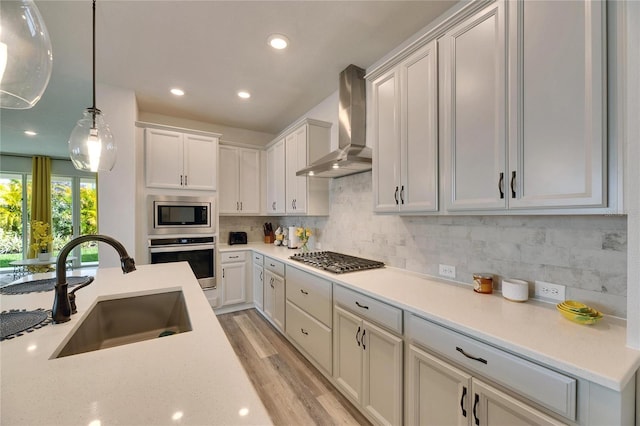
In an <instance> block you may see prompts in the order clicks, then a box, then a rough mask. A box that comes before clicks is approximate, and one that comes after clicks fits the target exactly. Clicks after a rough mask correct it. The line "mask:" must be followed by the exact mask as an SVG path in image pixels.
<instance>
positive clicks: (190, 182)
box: [183, 134, 218, 191]
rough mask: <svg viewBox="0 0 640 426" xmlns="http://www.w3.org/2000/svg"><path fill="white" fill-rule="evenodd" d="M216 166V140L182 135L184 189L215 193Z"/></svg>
mask: <svg viewBox="0 0 640 426" xmlns="http://www.w3.org/2000/svg"><path fill="white" fill-rule="evenodd" d="M217 165H218V141H217V139H214V138H210V137H206V136H199V135H190V134H185V135H184V175H185V178H184V186H183V187H184V188H187V189H196V190H206V191H215V190H216V180H217V176H216V167H217Z"/></svg>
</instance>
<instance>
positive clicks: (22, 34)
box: [0, 0, 53, 109]
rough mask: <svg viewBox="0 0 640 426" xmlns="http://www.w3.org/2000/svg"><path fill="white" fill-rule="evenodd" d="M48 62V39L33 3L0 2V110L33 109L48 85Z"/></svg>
mask: <svg viewBox="0 0 640 426" xmlns="http://www.w3.org/2000/svg"><path fill="white" fill-rule="evenodd" d="M52 62H53V55H52V53H51V39H50V38H49V33H48V31H47V27H46V26H45V25H44V21H43V20H42V16H40V12H39V11H38V8H37V7H36V5H35V4H34V3H33V1H31V0H17V1H4V0H3V1H0V107H2V108H8V109H28V108H31V107H33V106H34V105H35V104H36V103H37V102H38V101H39V100H40V98H41V97H42V94H43V93H44V91H45V89H46V88H47V84H49V78H50V77H51V68H52Z"/></svg>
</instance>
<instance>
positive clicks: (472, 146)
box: [440, 1, 509, 211]
mask: <svg viewBox="0 0 640 426" xmlns="http://www.w3.org/2000/svg"><path fill="white" fill-rule="evenodd" d="M504 22H505V16H504V3H503V2H500V1H499V2H496V3H494V4H492V5H491V6H489V7H487V8H485V9H483V10H482V11H481V12H479V13H477V14H475V15H473V16H471V17H470V18H467V19H466V20H464V21H463V22H461V23H460V24H458V25H456V26H455V27H454V28H452V29H451V30H449V31H448V32H447V33H446V34H445V35H444V36H443V37H442V39H440V47H441V49H440V52H441V55H440V58H441V62H442V67H441V69H442V70H443V72H442V78H441V84H442V89H443V90H442V100H443V101H442V105H441V110H442V111H443V112H444V129H443V136H444V137H443V141H444V146H445V165H444V169H445V175H446V178H445V191H446V200H445V202H446V206H447V210H449V211H461V210H462V211H464V210H486V209H504V208H505V207H506V206H507V204H506V196H505V195H506V186H507V184H508V183H509V177H508V176H507V175H506V140H505V129H506V115H505V99H506V98H505V96H506V79H505V63H506V56H505V34H504V32H505V30H504Z"/></svg>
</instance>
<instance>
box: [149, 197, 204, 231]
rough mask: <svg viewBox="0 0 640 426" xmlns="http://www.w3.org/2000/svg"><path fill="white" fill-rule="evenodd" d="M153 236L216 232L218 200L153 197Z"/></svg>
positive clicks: (151, 212)
mask: <svg viewBox="0 0 640 426" xmlns="http://www.w3.org/2000/svg"><path fill="white" fill-rule="evenodd" d="M147 204H148V211H149V218H148V220H149V222H148V223H149V234H150V235H158V234H175V235H182V234H209V235H213V234H215V232H216V229H215V217H216V215H215V208H216V205H215V198H212V197H186V196H168V195H150V196H149V197H148V203H147Z"/></svg>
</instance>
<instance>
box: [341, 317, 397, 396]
mask: <svg viewBox="0 0 640 426" xmlns="http://www.w3.org/2000/svg"><path fill="white" fill-rule="evenodd" d="M333 312H334V317H333V377H334V378H335V379H336V383H337V385H338V387H339V388H340V390H341V391H342V392H343V393H344V394H346V395H347V396H349V397H350V398H351V399H352V400H353V401H355V402H356V403H357V404H358V405H360V404H361V403H362V362H363V361H362V346H361V343H360V338H361V335H362V332H363V325H362V319H360V317H358V316H357V315H354V314H352V313H351V312H348V311H346V310H344V309H342V308H340V307H339V306H334V308H333ZM385 386H386V385H385Z"/></svg>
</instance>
